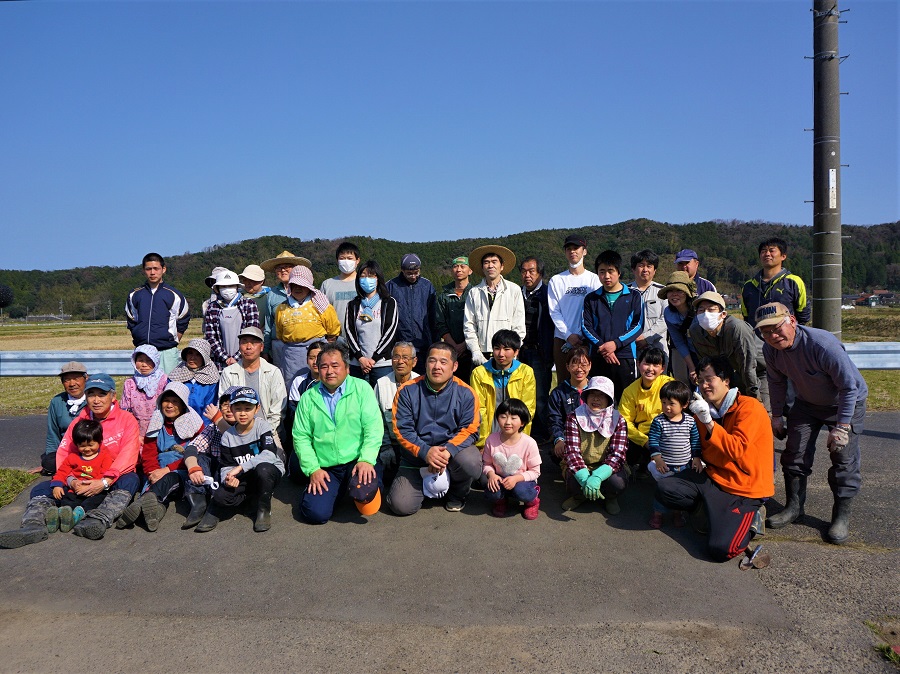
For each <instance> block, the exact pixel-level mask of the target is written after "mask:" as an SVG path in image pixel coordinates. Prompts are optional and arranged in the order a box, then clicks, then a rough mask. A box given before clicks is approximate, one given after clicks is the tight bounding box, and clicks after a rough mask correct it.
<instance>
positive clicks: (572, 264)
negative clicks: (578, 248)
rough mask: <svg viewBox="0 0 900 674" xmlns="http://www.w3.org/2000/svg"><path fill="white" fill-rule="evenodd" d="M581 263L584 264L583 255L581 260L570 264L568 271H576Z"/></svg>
mask: <svg viewBox="0 0 900 674" xmlns="http://www.w3.org/2000/svg"><path fill="white" fill-rule="evenodd" d="M582 262H584V255H582V256H581V259H580V260H578V262H570V263H569V269H578V268H579V267H580V266H581V263H582Z"/></svg>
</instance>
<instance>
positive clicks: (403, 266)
mask: <svg viewBox="0 0 900 674" xmlns="http://www.w3.org/2000/svg"><path fill="white" fill-rule="evenodd" d="M386 285H387V289H388V292H389V293H390V294H391V297H393V298H394V299H395V300H397V317H398V319H399V321H400V323H399V325H398V326H397V339H398V340H400V341H404V342H412V343H413V344H414V345H415V347H416V357H417V358H418V359H419V362H422V361H423V360H424V359H425V357H426V355H427V350H428V345H429V344H431V335H432V328H433V327H434V309H435V291H434V286H433V285H432V284H431V281H429V280H428V279H427V278H422V260H421V259H420V258H419V256H418V255H416V254H415V253H407V254H406V255H404V256H403V257H402V258H401V259H400V273H399V274H397V276H395V277H394V278H392V279H391V280H390V281H388V282H387V284H386Z"/></svg>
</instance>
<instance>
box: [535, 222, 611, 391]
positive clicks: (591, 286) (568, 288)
mask: <svg viewBox="0 0 900 674" xmlns="http://www.w3.org/2000/svg"><path fill="white" fill-rule="evenodd" d="M563 248H564V249H565V252H566V260H567V261H568V263H569V268H568V269H566V270H565V271H564V272H561V273H559V274H556V275H555V276H554V277H552V278H551V279H550V282H549V283H548V284H547V307H548V309H549V310H550V318H551V320H552V321H553V362H554V364H555V365H556V372H557V376H560V375H559V373H564V372H565V371H566V360H567V357H566V353H567V352H568V350H569V349H571V348H572V347H573V346H579V345H581V344H582V336H581V324H582V322H583V311H584V298H585V297H587V296H588V295H589V294H591V293H592V292H594V291H595V290H597V288H599V287H600V279H599V278H598V277H597V275H596V274H595V273H594V272H592V271H588V270H587V269H585V268H584V259H585V257H586V256H587V241H586V240H585V238H584V237H583V236H581V235H580V234H570V235H569V236H567V237H566V240H565V242H564V243H563Z"/></svg>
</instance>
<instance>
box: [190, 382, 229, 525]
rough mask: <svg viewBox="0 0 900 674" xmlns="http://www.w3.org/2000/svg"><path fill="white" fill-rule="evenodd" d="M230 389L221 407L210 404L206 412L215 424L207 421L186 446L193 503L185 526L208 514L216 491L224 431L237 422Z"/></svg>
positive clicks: (198, 520)
mask: <svg viewBox="0 0 900 674" xmlns="http://www.w3.org/2000/svg"><path fill="white" fill-rule="evenodd" d="M237 389H238V387H237V386H232V387H231V388H229V389H228V390H227V391H225V393H223V394H222V396H221V397H220V398H219V406H218V407H216V406H215V405H208V406H207V408H206V413H207V415H209V417H210V419H212V421H213V423H211V424H207V425H206V426H204V427H203V430H202V431H200V434H199V435H198V436H197V437H195V438H194V439H193V440H191V441H190V442H189V443H188V444H187V445H186V446H185V448H184V467H185V468H186V469H187V474H188V479H187V480H186V481H185V483H184V497H185V498H186V499H187V501H188V503H189V504H190V506H191V510H190V512H189V513H188V516H187V517H186V518H185V520H184V523H183V524H182V525H181V528H182V529H190V528H192V527H195V526H197V525H198V524H199V523H200V520H202V519H203V515H205V514H206V506H207V495H208V494H210V493H212V491H213V486H214V485H216V484H217V483H216V482H215V481H214V479H213V476H215V475H217V474H218V471H219V455H220V454H221V452H222V445H221V442H222V433H224V432H225V431H227V430H228V429H229V428H231V426H233V425H234V414H232V413H231V402H230V396H231V393H232V390H237Z"/></svg>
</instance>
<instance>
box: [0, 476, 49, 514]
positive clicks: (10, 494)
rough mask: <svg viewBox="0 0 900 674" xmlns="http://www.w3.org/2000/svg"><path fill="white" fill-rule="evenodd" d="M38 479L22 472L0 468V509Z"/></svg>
mask: <svg viewBox="0 0 900 674" xmlns="http://www.w3.org/2000/svg"><path fill="white" fill-rule="evenodd" d="M38 477H40V476H39V475H32V474H31V473H26V472H25V471H24V470H13V469H11V468H0V508H2V507H3V506H5V505H6V504H7V503H9V502H10V501H12V500H13V499H14V498H15V497H16V496H18V495H19V492H20V491H22V490H23V489H25V487H27V486H28V485H30V484H31V483H32V482H34V481H35V480H36V479H38Z"/></svg>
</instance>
